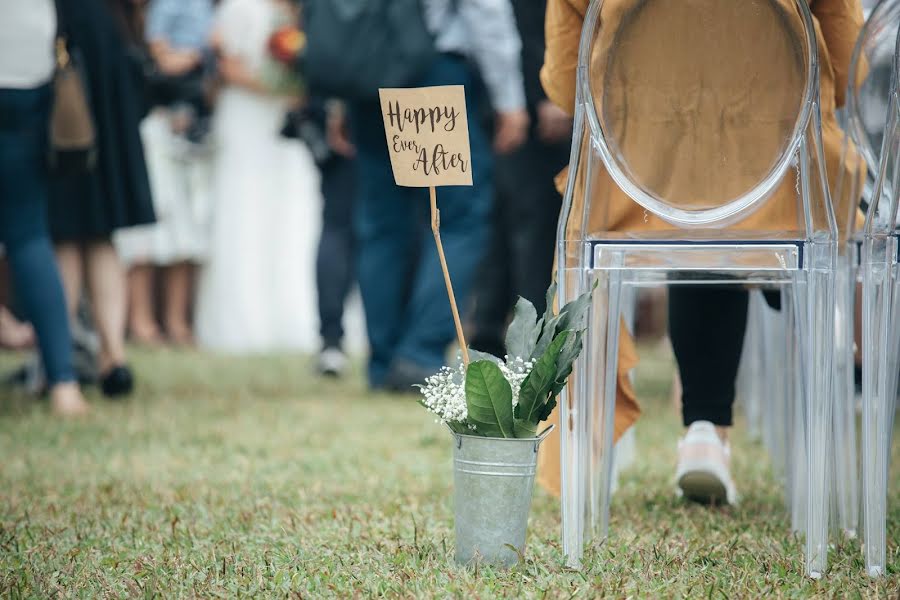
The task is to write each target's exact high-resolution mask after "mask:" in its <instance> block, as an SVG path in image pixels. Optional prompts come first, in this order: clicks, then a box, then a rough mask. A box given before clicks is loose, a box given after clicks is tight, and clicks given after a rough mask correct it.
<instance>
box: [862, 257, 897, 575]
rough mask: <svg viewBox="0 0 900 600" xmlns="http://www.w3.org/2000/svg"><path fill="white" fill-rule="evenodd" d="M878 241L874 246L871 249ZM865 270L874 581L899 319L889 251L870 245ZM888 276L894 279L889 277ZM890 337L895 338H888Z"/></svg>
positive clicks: (868, 504)
mask: <svg viewBox="0 0 900 600" xmlns="http://www.w3.org/2000/svg"><path fill="white" fill-rule="evenodd" d="M878 243H879V241H875V242H873V245H875V244H878ZM867 255H868V258H867V260H866V261H865V264H864V266H863V269H864V271H863V434H862V435H863V440H862V447H863V450H862V454H863V455H862V471H863V549H864V553H865V559H866V571H867V572H868V574H869V575H870V576H872V577H876V576H880V575H883V574H884V571H885V519H886V510H887V507H886V504H887V472H888V471H887V470H888V457H889V453H890V448H889V443H890V442H889V440H890V432H891V429H892V425H893V423H889V422H888V418H889V417H890V416H891V415H892V414H893V410H894V409H893V403H894V399H895V396H896V389H894V388H895V385H896V384H895V383H893V384H892V382H896V374H891V373H890V368H891V365H892V364H896V362H895V361H896V359H892V357H891V356H890V354H891V350H892V349H893V348H895V347H896V344H895V343H894V340H896V339H897V336H898V332H897V331H896V329H897V320H898V319H897V318H896V317H894V316H893V315H892V314H891V309H892V308H893V306H894V305H895V304H896V300H897V299H896V298H894V297H893V296H894V294H895V291H896V290H895V280H896V275H895V274H893V273H892V269H891V267H890V266H889V265H890V261H889V260H887V259H886V257H887V255H888V248H886V247H884V246H883V242H882V246H880V247H878V248H877V249H876V248H872V247H870V248H869V249H868V251H867ZM892 275H894V276H893V277H892ZM892 338H893V339H892Z"/></svg>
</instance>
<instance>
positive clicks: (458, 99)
mask: <svg viewBox="0 0 900 600" xmlns="http://www.w3.org/2000/svg"><path fill="white" fill-rule="evenodd" d="M379 94H380V96H381V114H382V116H383V117H384V130H385V133H386V134H387V144H388V151H389V152H390V155H391V166H392V167H393V169H394V180H395V181H396V182H397V185H400V186H404V187H437V186H441V185H472V153H471V150H470V149H469V125H468V121H467V120H466V93H465V88H463V86H461V85H448V86H441V87H428V88H409V89H383V90H379Z"/></svg>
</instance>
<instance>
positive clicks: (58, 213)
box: [50, 0, 154, 397]
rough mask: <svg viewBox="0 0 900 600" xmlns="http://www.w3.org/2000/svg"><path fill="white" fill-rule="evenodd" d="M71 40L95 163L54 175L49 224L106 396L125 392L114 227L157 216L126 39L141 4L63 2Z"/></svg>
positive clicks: (130, 38)
mask: <svg viewBox="0 0 900 600" xmlns="http://www.w3.org/2000/svg"><path fill="white" fill-rule="evenodd" d="M60 6H61V9H62V12H63V14H64V17H65V19H66V22H67V25H68V30H69V36H70V41H71V43H72V44H73V45H74V46H75V47H76V48H77V49H78V51H79V52H80V54H81V56H82V57H83V61H84V67H85V76H86V80H87V86H88V94H89V98H90V102H91V113H92V116H93V120H94V124H95V127H96V130H97V164H96V167H95V168H94V169H93V170H92V171H90V172H88V173H75V174H71V173H70V174H65V175H63V176H60V177H57V178H55V179H54V181H53V188H52V193H51V199H50V230H51V235H52V237H53V240H54V242H55V243H56V255H57V260H58V261H59V266H60V270H61V273H62V278H63V284H64V286H65V289H66V298H67V300H68V312H69V318H70V320H72V321H74V319H75V316H76V313H77V311H78V307H79V303H80V301H81V298H82V288H83V286H85V284H86V288H87V298H88V301H89V305H90V310H91V316H92V320H93V325H94V327H96V329H97V333H98V335H99V340H100V350H99V356H98V358H97V363H98V364H97V372H98V377H99V383H100V387H101V389H102V391H103V393H104V395H106V396H109V397H117V396H123V395H127V394H129V393H131V391H132V389H133V387H134V376H133V374H132V372H131V369H130V368H129V367H128V365H127V363H126V353H125V318H126V284H125V271H124V269H123V267H122V264H121V262H120V261H119V257H118V255H117V254H116V250H115V248H114V247H113V244H112V235H113V233H114V232H115V231H116V230H119V229H122V228H125V227H131V226H135V225H143V224H147V223H152V222H153V221H154V214H153V204H152V199H151V196H150V184H149V182H148V179H147V170H146V167H145V164H144V151H143V147H142V144H141V138H140V132H139V126H140V122H141V119H142V118H143V117H144V114H145V107H146V105H145V98H144V96H143V81H142V73H141V70H140V68H139V65H138V63H137V62H136V61H135V60H134V58H133V52H131V46H132V45H133V44H136V43H140V38H141V36H140V25H139V22H138V21H139V16H140V15H139V11H140V5H139V3H137V2H132V1H129V0H77V1H75V0H67V1H65V2H62V3H61V4H60Z"/></svg>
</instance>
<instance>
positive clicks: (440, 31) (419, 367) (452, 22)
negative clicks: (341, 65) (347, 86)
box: [352, 0, 528, 392]
mask: <svg viewBox="0 0 900 600" xmlns="http://www.w3.org/2000/svg"><path fill="white" fill-rule="evenodd" d="M422 8H423V11H424V17H425V23H426V25H427V27H428V29H429V30H430V31H431V32H432V33H433V35H434V36H435V46H436V48H437V50H438V55H437V58H436V59H435V60H434V62H433V64H432V65H431V67H430V68H429V69H428V70H427V72H426V73H425V75H424V76H422V77H421V79H420V81H417V82H415V84H414V86H413V87H424V86H437V85H464V86H465V87H466V96H467V112H468V125H469V141H470V144H471V149H472V175H473V180H474V187H445V188H441V190H440V193H439V194H438V204H439V206H440V211H441V237H442V240H443V244H444V249H445V252H446V255H447V262H448V263H449V267H450V273H451V276H452V278H453V285H454V289H455V292H456V297H457V299H458V300H459V303H460V305H461V306H465V305H466V303H467V302H468V300H469V298H470V297H471V293H472V287H473V284H474V280H475V274H476V271H477V270H478V266H479V265H480V264H481V260H482V257H483V256H484V252H485V249H486V247H487V242H488V236H489V227H490V214H491V206H492V197H493V159H492V152H493V151H497V152H500V153H508V152H511V151H512V150H514V149H515V148H516V147H518V146H519V145H520V144H521V143H522V142H523V141H524V139H525V137H526V135H527V132H528V113H527V111H526V110H525V92H524V88H523V84H522V72H521V67H520V49H521V44H520V40H519V35H518V32H517V31H516V24H515V18H514V16H513V12H512V8H511V6H510V4H509V2H508V0H496V1H494V2H484V1H477V0H458V1H453V0H423V3H422ZM481 81H483V82H484V84H483V85H482V84H481ZM484 87H486V88H487V90H486V91H487V98H484V90H483V88H484ZM486 101H488V102H489V103H490V106H491V107H492V108H493V112H494V114H495V116H496V135H495V137H494V148H493V149H492V148H491V142H490V134H489V132H488V130H487V127H486V126H485V124H484V122H483V121H482V119H481V117H482V109H483V108H485V103H486ZM352 113H353V114H352V117H353V118H352V125H353V136H354V141H355V143H356V149H357V159H358V168H359V182H360V191H359V192H360V193H359V196H358V204H357V207H356V211H357V213H356V232H357V243H358V250H357V256H358V273H359V281H360V290H361V292H362V298H363V304H364V306H365V312H366V323H367V327H368V333H369V343H370V346H371V358H370V361H369V373H368V375H369V384H370V386H371V387H372V388H373V389H390V390H398V391H407V392H409V391H412V386H413V385H415V384H420V383H423V382H424V380H425V378H426V377H428V376H430V375H432V374H434V373H435V372H436V371H438V370H439V369H440V367H441V365H443V364H444V362H445V359H446V356H445V353H446V351H447V348H448V346H449V345H450V343H451V342H452V341H453V340H454V339H455V336H456V334H455V328H454V324H453V317H452V315H451V312H450V304H449V301H448V299H447V290H446V287H445V284H444V279H443V276H442V274H441V266H440V263H439V261H438V255H437V250H436V249H435V244H434V240H433V239H432V237H431V231H430V220H429V216H428V206H429V204H428V191H427V190H422V189H410V188H400V187H397V186H396V185H395V184H394V177H393V174H392V171H391V164H390V159H389V156H388V148H387V144H386V140H385V132H384V123H383V121H382V118H381V111H380V107H379V105H378V104H377V103H376V102H371V103H366V102H360V103H355V104H354V105H353V107H352Z"/></svg>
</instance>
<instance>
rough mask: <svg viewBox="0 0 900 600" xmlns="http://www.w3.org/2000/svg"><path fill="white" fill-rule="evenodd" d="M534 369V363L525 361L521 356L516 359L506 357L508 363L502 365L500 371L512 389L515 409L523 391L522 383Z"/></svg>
mask: <svg viewBox="0 0 900 600" xmlns="http://www.w3.org/2000/svg"><path fill="white" fill-rule="evenodd" d="M533 368H534V361H532V360H525V359H524V358H522V357H520V356H516V357H514V358H510V357H509V356H507V357H506V362H503V363H500V370H501V371H502V372H503V377H505V378H506V381H508V382H509V387H511V388H512V405H513V407H515V406H516V405H518V404H519V391H520V390H521V389H522V382H523V381H525V378H526V377H528V374H529V373H531V369H533Z"/></svg>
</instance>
